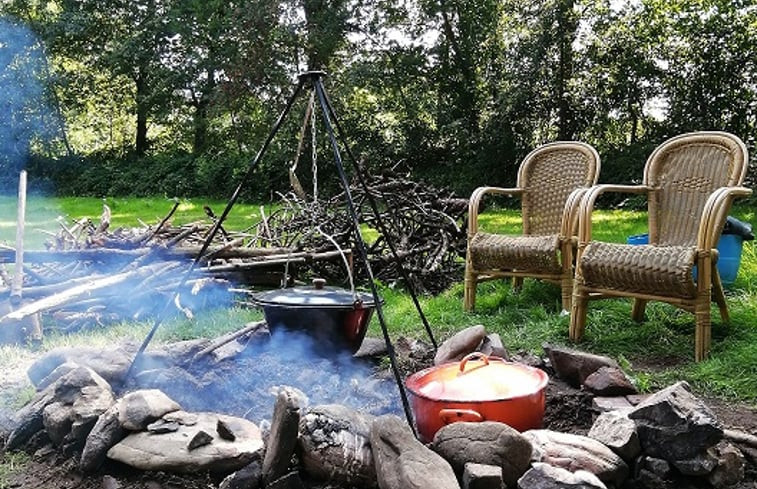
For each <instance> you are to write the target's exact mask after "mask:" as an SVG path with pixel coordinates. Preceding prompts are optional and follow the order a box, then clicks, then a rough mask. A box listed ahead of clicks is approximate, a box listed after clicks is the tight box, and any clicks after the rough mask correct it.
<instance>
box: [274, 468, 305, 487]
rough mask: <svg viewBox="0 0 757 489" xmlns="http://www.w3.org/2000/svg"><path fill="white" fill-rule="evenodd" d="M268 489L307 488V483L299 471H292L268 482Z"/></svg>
mask: <svg viewBox="0 0 757 489" xmlns="http://www.w3.org/2000/svg"><path fill="white" fill-rule="evenodd" d="M265 487H266V489H305V485H304V484H303V483H302V480H301V479H300V475H299V474H298V473H297V472H290V473H288V474H286V475H283V476H281V477H279V478H278V479H276V480H275V481H273V482H271V483H270V484H266V486H265Z"/></svg>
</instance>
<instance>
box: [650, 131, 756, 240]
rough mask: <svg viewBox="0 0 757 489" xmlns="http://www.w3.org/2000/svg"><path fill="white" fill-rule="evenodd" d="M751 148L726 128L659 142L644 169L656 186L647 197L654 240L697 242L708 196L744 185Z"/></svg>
mask: <svg viewBox="0 0 757 489" xmlns="http://www.w3.org/2000/svg"><path fill="white" fill-rule="evenodd" d="M746 154H747V153H746V147H745V146H744V143H743V142H741V140H740V139H738V138H737V137H735V136H733V135H731V134H728V133H724V132H698V133H690V134H683V135H681V136H677V137H674V138H672V139H669V140H668V141H666V142H665V143H663V144H662V145H660V146H659V147H658V148H657V149H656V150H655V151H654V152H653V153H652V154H651V155H650V157H649V160H647V164H646V166H645V169H644V183H645V184H646V185H648V186H650V187H652V188H653V189H655V190H654V191H653V192H651V194H650V198H649V201H648V206H649V208H648V210H649V233H650V242H652V243H657V244H660V245H681V246H693V245H695V244H696V240H697V233H698V231H699V224H700V218H701V215H702V212H703V210H704V206H705V202H706V201H707V199H708V198H709V196H710V195H711V194H712V193H713V191H714V190H715V189H717V188H719V187H724V186H737V185H741V183H742V182H743V181H744V176H745V174H746V166H747V165H746V163H747V162H746ZM722 224H723V223H720V225H719V226H718V227H717V228H716V229H722Z"/></svg>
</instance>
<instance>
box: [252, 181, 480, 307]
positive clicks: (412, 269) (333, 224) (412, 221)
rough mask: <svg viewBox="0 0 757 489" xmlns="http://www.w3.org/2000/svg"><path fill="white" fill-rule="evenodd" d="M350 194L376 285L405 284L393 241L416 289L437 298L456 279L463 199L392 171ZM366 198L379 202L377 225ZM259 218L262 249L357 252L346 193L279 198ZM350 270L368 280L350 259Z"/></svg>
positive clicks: (461, 246)
mask: <svg viewBox="0 0 757 489" xmlns="http://www.w3.org/2000/svg"><path fill="white" fill-rule="evenodd" d="M350 194H351V196H352V198H353V200H354V202H355V208H356V211H357V213H358V217H359V220H360V222H361V233H363V235H364V236H363V239H364V240H365V241H366V242H367V244H368V249H367V252H368V259H369V261H370V264H371V267H372V269H373V272H374V275H375V277H376V278H377V279H379V280H381V281H383V282H384V283H393V282H396V281H400V280H401V279H402V274H401V273H400V270H399V265H398V264H397V261H396V260H395V258H394V256H393V254H392V250H391V247H390V242H391V244H392V245H393V246H394V249H395V251H396V252H397V256H399V258H400V260H401V262H402V266H403V267H404V269H405V270H406V272H407V273H408V276H409V279H410V281H411V282H412V285H413V286H414V287H415V289H416V290H417V291H420V292H428V293H437V292H441V291H442V290H444V289H446V288H447V287H449V286H450V285H451V284H452V283H455V282H458V281H460V280H461V278H462V270H463V267H464V258H465V249H466V229H465V222H466V221H465V219H464V216H465V214H466V213H467V210H468V200H467V199H460V198H456V197H455V196H454V194H452V193H451V192H449V191H446V190H443V189H438V188H434V187H432V186H429V185H425V184H421V183H418V182H415V181H412V180H411V179H410V178H409V177H408V176H407V175H398V174H397V173H395V172H393V171H387V172H385V173H380V174H376V175H373V176H370V177H368V180H367V181H366V185H365V187H363V186H362V185H359V184H357V183H354V184H352V185H351V188H350ZM369 197H372V198H373V200H374V201H375V202H376V204H377V207H378V209H377V210H378V212H379V216H380V220H381V222H379V219H377V218H376V215H375V213H374V212H373V210H372V207H371V202H370V199H369ZM262 217H263V219H262V220H261V222H260V224H259V226H258V229H257V232H256V236H257V237H258V239H259V244H260V245H269V246H282V247H289V246H295V245H299V246H305V247H306V248H310V249H320V248H322V247H324V246H327V245H328V244H329V243H334V242H336V243H338V245H339V247H341V248H344V249H350V248H354V243H355V241H354V240H355V237H354V236H353V231H352V221H351V219H350V215H349V213H348V209H347V207H346V204H345V195H344V194H343V193H341V194H339V195H336V196H334V197H332V198H329V199H327V200H304V199H302V198H301V197H298V196H297V195H295V194H287V195H285V196H281V205H280V206H279V207H278V209H277V210H276V211H275V212H273V213H272V214H271V215H270V216H262ZM382 224H383V230H382ZM384 231H385V232H384ZM334 266H335V262H332V263H329V264H328V267H330V268H329V270H322V271H321V275H323V276H326V277H329V278H331V279H336V278H338V273H337V272H335V271H334V270H333V267H334ZM355 267H356V268H357V271H358V274H359V275H361V276H362V278H365V276H366V275H365V271H364V270H362V267H361V263H360V262H359V260H355ZM342 275H343V272H342Z"/></svg>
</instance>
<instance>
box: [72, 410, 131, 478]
mask: <svg viewBox="0 0 757 489" xmlns="http://www.w3.org/2000/svg"><path fill="white" fill-rule="evenodd" d="M127 433H128V432H127V431H126V430H125V429H123V427H122V426H121V423H119V422H118V404H114V405H113V406H111V407H110V408H109V409H108V410H107V411H105V412H104V413H103V414H101V415H100V417H99V418H98V419H97V422H96V423H95V426H94V427H93V428H92V430H91V431H90V432H89V435H87V440H86V441H85V443H84V450H83V451H82V455H81V458H80V459H79V468H80V469H81V470H82V472H93V471H95V470H97V469H99V468H100V466H101V465H102V464H103V462H105V459H106V458H107V457H106V454H107V453H108V450H110V448H111V447H112V446H113V445H115V444H116V443H118V442H119V441H121V440H123V438H124V437H125V436H126V435H127Z"/></svg>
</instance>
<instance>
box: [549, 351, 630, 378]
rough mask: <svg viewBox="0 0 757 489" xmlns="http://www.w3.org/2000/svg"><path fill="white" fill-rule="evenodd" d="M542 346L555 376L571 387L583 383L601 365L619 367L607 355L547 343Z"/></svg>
mask: <svg viewBox="0 0 757 489" xmlns="http://www.w3.org/2000/svg"><path fill="white" fill-rule="evenodd" d="M543 348H544V351H545V352H546V353H547V356H549V361H550V362H551V363H552V368H554V369H555V372H556V373H557V376H558V377H560V378H561V379H563V380H564V381H566V382H568V383H569V384H571V385H572V386H573V387H578V386H580V385H581V384H583V383H584V381H585V380H586V378H587V377H588V376H589V375H591V374H593V373H594V372H596V371H597V370H599V369H600V368H602V367H613V368H620V365H618V362H616V361H615V360H613V359H612V358H609V357H605V356H601V355H594V354H591V353H586V352H582V351H578V350H573V349H571V348H563V347H557V346H553V345H548V344H545V345H543Z"/></svg>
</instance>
